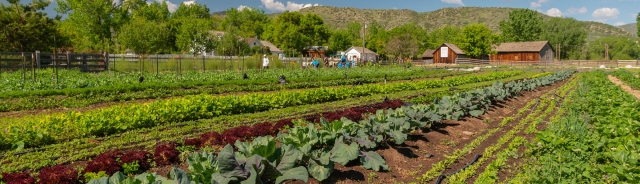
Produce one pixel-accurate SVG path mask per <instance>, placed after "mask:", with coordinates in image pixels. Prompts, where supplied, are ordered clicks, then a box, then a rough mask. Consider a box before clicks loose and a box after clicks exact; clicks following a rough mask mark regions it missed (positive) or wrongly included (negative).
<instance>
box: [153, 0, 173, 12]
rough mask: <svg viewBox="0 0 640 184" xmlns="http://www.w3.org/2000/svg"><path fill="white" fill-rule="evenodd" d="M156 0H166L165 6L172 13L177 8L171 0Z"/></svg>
mask: <svg viewBox="0 0 640 184" xmlns="http://www.w3.org/2000/svg"><path fill="white" fill-rule="evenodd" d="M156 2H159V3H162V2H167V8H168V9H169V12H171V13H173V12H175V11H176V10H177V9H178V5H176V4H173V3H171V1H167V0H156Z"/></svg>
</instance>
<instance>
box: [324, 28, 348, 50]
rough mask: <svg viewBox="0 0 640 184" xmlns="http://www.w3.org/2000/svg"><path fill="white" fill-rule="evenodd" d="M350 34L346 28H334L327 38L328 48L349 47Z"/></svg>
mask: <svg viewBox="0 0 640 184" xmlns="http://www.w3.org/2000/svg"><path fill="white" fill-rule="evenodd" d="M352 39H353V38H351V35H350V34H349V32H348V31H346V30H342V29H339V30H334V31H332V33H331V37H330V38H329V49H330V50H333V51H344V50H347V49H349V48H350V47H351V46H352V45H351V41H352Z"/></svg>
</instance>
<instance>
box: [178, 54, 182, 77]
mask: <svg viewBox="0 0 640 184" xmlns="http://www.w3.org/2000/svg"><path fill="white" fill-rule="evenodd" d="M178 63H179V64H180V66H179V67H180V68H179V69H180V72H178V73H180V77H182V55H181V56H178Z"/></svg>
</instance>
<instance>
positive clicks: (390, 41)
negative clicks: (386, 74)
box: [384, 24, 427, 59]
mask: <svg viewBox="0 0 640 184" xmlns="http://www.w3.org/2000/svg"><path fill="white" fill-rule="evenodd" d="M388 35H389V37H388V38H387V45H386V46H385V48H384V53H385V54H389V55H392V56H393V57H394V58H396V59H402V58H404V57H414V56H416V55H417V54H418V53H419V52H420V50H422V47H423V43H425V41H426V38H427V31H426V30H424V29H422V28H421V27H420V26H417V25H415V24H405V25H402V26H399V27H395V28H393V29H391V30H389V32H388Z"/></svg>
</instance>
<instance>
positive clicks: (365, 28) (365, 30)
mask: <svg viewBox="0 0 640 184" xmlns="http://www.w3.org/2000/svg"><path fill="white" fill-rule="evenodd" d="M363 33H364V36H362V53H361V54H360V62H364V56H365V54H364V38H365V37H367V21H364V30H363ZM352 64H353V63H352Z"/></svg>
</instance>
